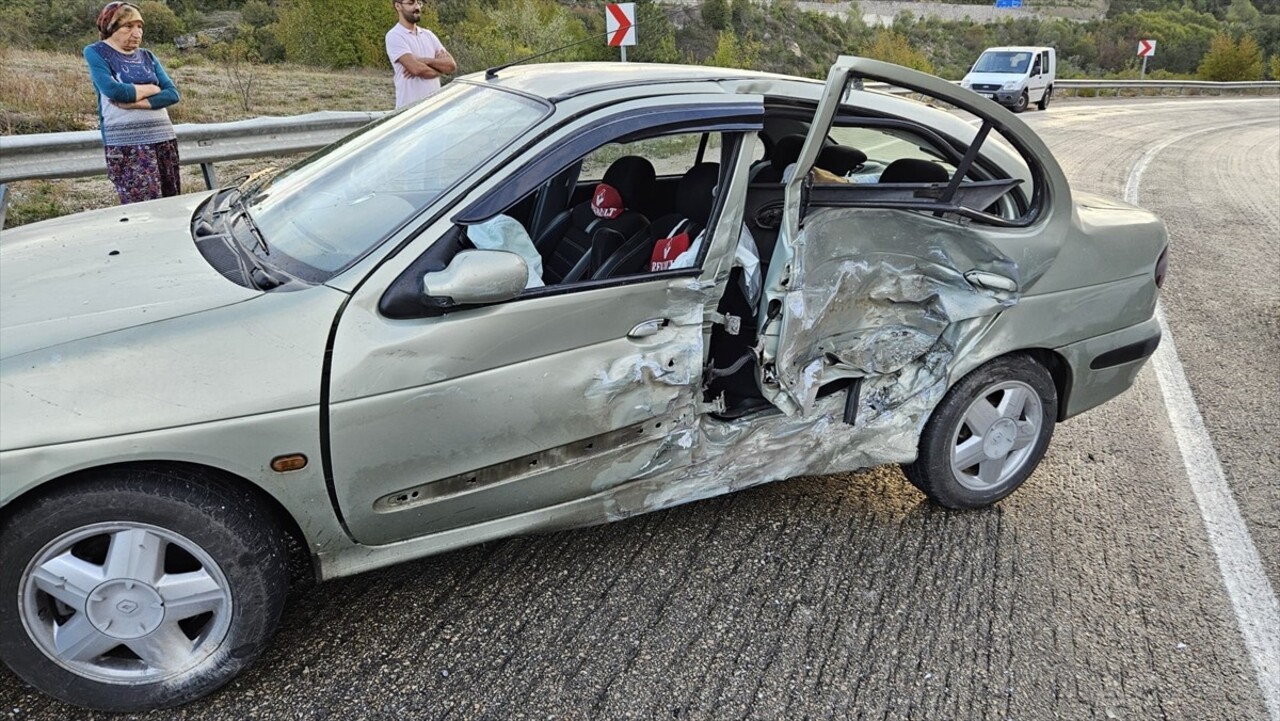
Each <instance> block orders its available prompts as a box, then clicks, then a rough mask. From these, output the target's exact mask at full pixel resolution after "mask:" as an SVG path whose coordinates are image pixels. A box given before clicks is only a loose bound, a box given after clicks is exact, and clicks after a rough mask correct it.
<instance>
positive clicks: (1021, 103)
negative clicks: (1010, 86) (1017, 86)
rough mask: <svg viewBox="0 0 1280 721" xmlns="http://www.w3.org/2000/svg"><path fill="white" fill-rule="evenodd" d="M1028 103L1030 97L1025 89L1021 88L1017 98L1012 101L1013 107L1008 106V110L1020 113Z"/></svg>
mask: <svg viewBox="0 0 1280 721" xmlns="http://www.w3.org/2000/svg"><path fill="white" fill-rule="evenodd" d="M1030 104H1031V99H1030V98H1029V97H1027V91H1025V90H1023V91H1022V94H1021V95H1019V96H1018V99H1017V100H1016V101H1015V102H1014V103H1013V107H1012V108H1010V110H1012V111H1013V112H1015V113H1020V112H1022V111H1023V110H1026V109H1027V106H1028V105H1030Z"/></svg>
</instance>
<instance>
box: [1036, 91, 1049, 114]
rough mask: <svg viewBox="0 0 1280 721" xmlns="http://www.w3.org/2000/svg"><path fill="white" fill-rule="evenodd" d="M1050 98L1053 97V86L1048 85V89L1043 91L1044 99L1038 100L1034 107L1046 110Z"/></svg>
mask: <svg viewBox="0 0 1280 721" xmlns="http://www.w3.org/2000/svg"><path fill="white" fill-rule="evenodd" d="M1052 97H1053V86H1052V85H1050V86H1049V87H1047V88H1045V89H1044V97H1042V98H1040V101H1039V102H1037V103H1036V107H1037V108H1040V109H1041V110H1048V109H1049V100H1050V99H1051V98H1052Z"/></svg>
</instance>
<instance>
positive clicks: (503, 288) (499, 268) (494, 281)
mask: <svg viewBox="0 0 1280 721" xmlns="http://www.w3.org/2000/svg"><path fill="white" fill-rule="evenodd" d="M528 282H529V265H528V264H527V263H525V261H524V258H521V257H520V256H519V255H517V254H515V253H509V252H507V251H505V250H464V251H461V252H459V253H458V254H457V255H455V256H454V257H453V260H451V261H450V262H449V265H448V267H446V268H445V269H444V270H440V271H436V272H434V273H426V274H424V275H423V276H422V293H423V295H425V296H426V298H427V301H428V303H429V304H430V305H433V306H436V307H444V308H449V307H453V306H459V305H485V304H488V303H501V302H503V301H507V300H511V299H512V298H515V297H516V296H518V295H520V293H521V291H523V290H524V287H525V284H526V283H528Z"/></svg>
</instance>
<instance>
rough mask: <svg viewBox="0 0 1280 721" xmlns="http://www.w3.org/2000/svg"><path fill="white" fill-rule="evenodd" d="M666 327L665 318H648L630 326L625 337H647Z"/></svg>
mask: <svg viewBox="0 0 1280 721" xmlns="http://www.w3.org/2000/svg"><path fill="white" fill-rule="evenodd" d="M666 327H667V319H666V318H650V319H649V320H646V321H644V322H642V323H637V324H636V327H634V328H632V329H631V332H630V333H627V337H628V338H632V339H635V338H648V337H649V336H651V335H654V334H655V333H657V332H658V331H660V330H662V329H663V328H666Z"/></svg>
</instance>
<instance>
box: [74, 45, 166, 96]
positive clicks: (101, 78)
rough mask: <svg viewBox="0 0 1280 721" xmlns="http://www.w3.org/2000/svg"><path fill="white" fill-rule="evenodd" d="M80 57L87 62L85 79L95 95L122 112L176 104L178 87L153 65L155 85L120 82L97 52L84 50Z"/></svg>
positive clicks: (158, 64)
mask: <svg viewBox="0 0 1280 721" xmlns="http://www.w3.org/2000/svg"><path fill="white" fill-rule="evenodd" d="M84 58H85V60H86V61H88V63H89V78H90V79H91V80H92V81H93V85H94V87H95V88H96V89H97V90H98V92H100V93H102V94H103V95H105V96H107V99H108V100H110V101H111V102H112V103H114V104H115V105H117V106H119V107H121V108H125V109H126V110H155V109H159V108H166V107H168V106H170V105H173V104H174V103H176V102H178V88H177V86H176V85H174V84H173V80H171V79H170V78H169V74H168V73H166V72H165V71H164V68H163V67H161V66H160V62H159V61H156V62H155V72H156V82H155V83H139V84H137V85H135V84H133V83H122V82H120V81H119V80H116V79H115V77H113V76H112V74H111V68H110V67H108V66H107V61H105V60H103V59H102V56H101V55H99V54H98V53H97V51H95V50H92V49H91V48H85V51H84Z"/></svg>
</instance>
